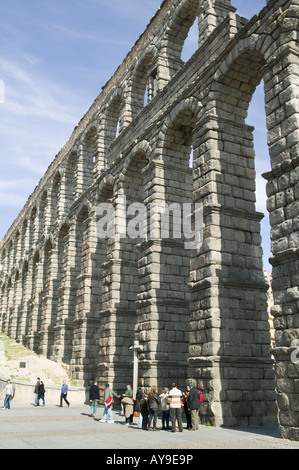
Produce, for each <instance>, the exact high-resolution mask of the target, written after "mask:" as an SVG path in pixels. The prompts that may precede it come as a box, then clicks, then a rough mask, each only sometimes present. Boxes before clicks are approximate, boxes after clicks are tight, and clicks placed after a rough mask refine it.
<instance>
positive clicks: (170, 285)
mask: <svg viewBox="0 0 299 470" xmlns="http://www.w3.org/2000/svg"><path fill="white" fill-rule="evenodd" d="M185 163H186V166H187V164H188V161H186V162H185ZM185 173H186V171H185V170H183V169H180V167H179V165H177V166H175V165H173V166H172V165H170V164H164V163H163V162H161V161H155V162H152V163H151V164H150V165H149V167H148V169H147V171H146V174H145V175H144V184H145V186H146V187H147V192H148V194H151V197H150V203H151V218H150V228H149V229H150V230H151V231H150V238H149V240H145V241H142V242H141V243H140V245H139V249H140V254H139V261H138V278H139V293H138V295H137V324H136V329H135V330H136V334H135V336H136V339H137V340H139V343H140V344H141V346H142V347H143V352H142V353H141V354H140V357H139V358H140V362H139V368H140V374H139V375H140V385H141V386H144V387H150V385H152V384H153V383H156V384H157V385H158V387H163V386H164V385H165V383H167V384H168V383H171V382H172V381H176V382H177V383H178V385H179V386H181V387H183V386H184V385H185V379H186V376H187V368H186V361H187V356H188V336H189V335H188V322H189V289H188V281H189V262H190V259H189V254H188V253H187V252H186V250H185V247H184V241H183V237H182V238H179V237H176V236H174V234H173V229H174V225H175V223H178V226H179V228H180V229H181V222H182V213H181V209H182V205H181V204H178V205H177V206H172V207H171V203H173V202H174V199H173V194H172V190H173V191H174V192H176V191H177V186H178V185H179V187H180V191H181V197H180V198H179V200H180V201H181V202H185V200H184V196H182V194H184V195H186V193H187V191H186V193H185V190H184V185H185V184H186V183H185V177H186V176H185ZM179 174H181V175H179ZM181 176H182V177H183V179H184V183H183V182H182V179H181ZM175 186H176V190H174V187H175ZM189 189H190V188H189ZM190 194H191V192H190ZM165 203H166V205H165ZM174 208H177V209H178V210H179V213H178V214H176V213H175V212H174V213H173V212H172V209H174ZM161 214H163V215H164V216H165V221H166V220H169V222H170V224H169V233H166V232H167V230H165V233H163V223H161V222H162V215H161ZM166 228H167V227H165V226H164V229H166ZM177 228H178V227H177ZM180 234H181V231H180Z"/></svg>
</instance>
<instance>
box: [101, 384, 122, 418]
mask: <svg viewBox="0 0 299 470" xmlns="http://www.w3.org/2000/svg"><path fill="white" fill-rule="evenodd" d="M113 397H115V398H118V394H117V393H116V392H114V390H112V388H110V386H109V384H106V388H105V393H104V403H105V409H104V413H103V417H102V419H101V420H100V423H105V422H106V416H107V414H108V423H109V424H113V423H114V419H113V414H112V404H113Z"/></svg>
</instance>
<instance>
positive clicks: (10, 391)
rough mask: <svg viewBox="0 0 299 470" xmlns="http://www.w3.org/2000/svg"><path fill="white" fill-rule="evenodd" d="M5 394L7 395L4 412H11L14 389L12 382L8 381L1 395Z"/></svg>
mask: <svg viewBox="0 0 299 470" xmlns="http://www.w3.org/2000/svg"><path fill="white" fill-rule="evenodd" d="M2 393H4V394H5V398H4V406H3V408H2V409H3V410H5V409H8V410H10V398H12V397H13V388H12V384H11V382H10V380H8V381H7V385H6V386H5V389H4V390H3V391H2V392H1V394H2Z"/></svg>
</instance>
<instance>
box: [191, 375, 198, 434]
mask: <svg viewBox="0 0 299 470" xmlns="http://www.w3.org/2000/svg"><path fill="white" fill-rule="evenodd" d="M189 384H190V386H191V390H190V393H189V408H190V412H191V429H190V431H197V430H198V427H199V417H198V414H199V406H200V405H199V399H198V390H197V388H196V387H195V384H196V382H195V380H189Z"/></svg>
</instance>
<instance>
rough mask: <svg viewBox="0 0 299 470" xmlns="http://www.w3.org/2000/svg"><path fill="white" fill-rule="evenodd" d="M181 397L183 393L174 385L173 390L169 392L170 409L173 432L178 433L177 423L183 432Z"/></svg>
mask: <svg viewBox="0 0 299 470" xmlns="http://www.w3.org/2000/svg"><path fill="white" fill-rule="evenodd" d="M181 396H182V392H181V390H179V389H178V388H177V387H176V384H175V383H173V384H172V389H171V390H170V392H169V409H170V417H171V424H172V430H171V431H172V432H176V421H178V426H179V431H180V432H183V424H182V412H181Z"/></svg>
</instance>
